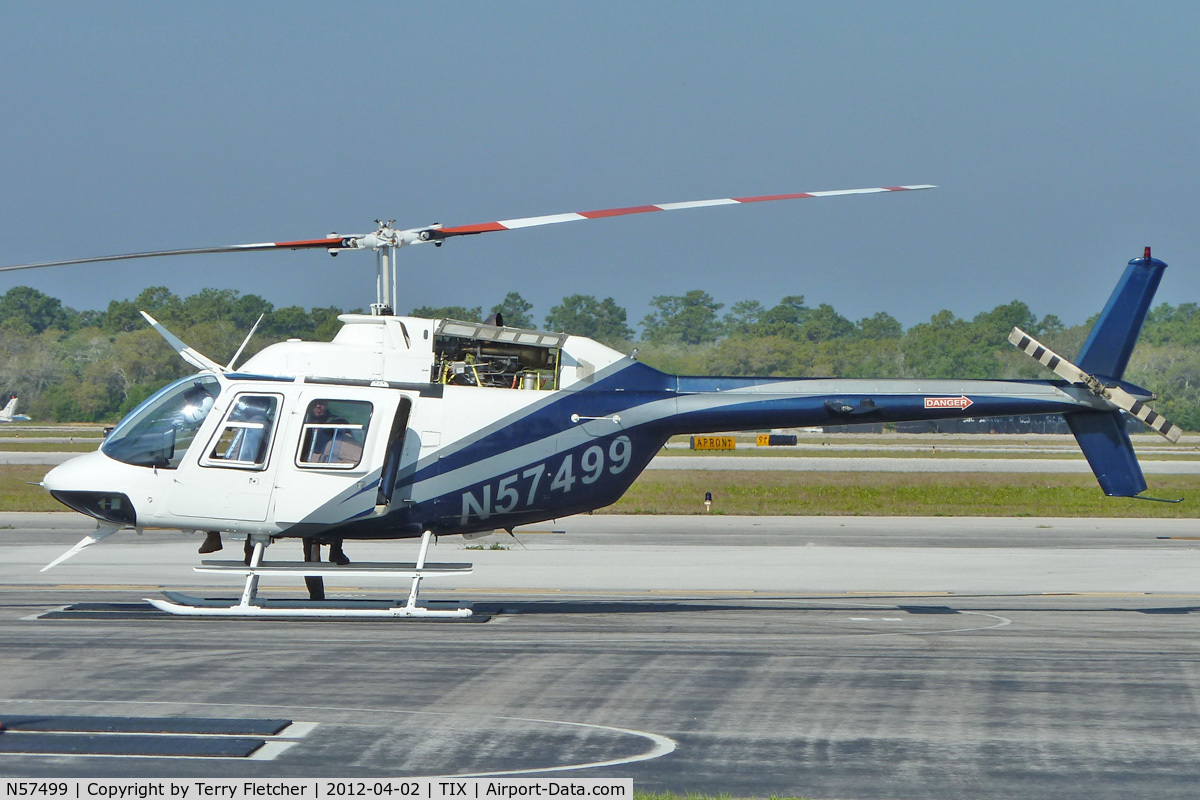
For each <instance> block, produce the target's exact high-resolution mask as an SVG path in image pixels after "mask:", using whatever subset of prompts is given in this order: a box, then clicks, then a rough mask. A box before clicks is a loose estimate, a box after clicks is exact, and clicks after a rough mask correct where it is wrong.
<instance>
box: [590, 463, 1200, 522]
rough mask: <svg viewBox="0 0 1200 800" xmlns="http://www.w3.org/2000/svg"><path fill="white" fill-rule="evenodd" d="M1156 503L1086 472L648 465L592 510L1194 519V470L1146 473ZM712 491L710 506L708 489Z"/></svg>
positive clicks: (1199, 484)
mask: <svg viewBox="0 0 1200 800" xmlns="http://www.w3.org/2000/svg"><path fill="white" fill-rule="evenodd" d="M1148 482H1149V483H1150V489H1149V491H1148V492H1147V494H1149V495H1152V496H1154V497H1164V498H1172V499H1174V498H1179V497H1187V498H1191V499H1192V502H1188V501H1187V500H1185V501H1184V502H1182V503H1154V502H1147V501H1144V500H1134V499H1131V498H1124V497H1105V496H1104V493H1103V492H1101V491H1100V488H1099V486H1097V485H1096V480H1095V478H1093V477H1092V476H1090V475H1059V474H1036V473H1034V474H1003V473H996V474H993V473H965V474H962V475H954V474H945V473H923V472H922V473H902V472H900V473H896V472H892V473H889V472H757V471H754V472H752V471H741V470H714V471H712V472H698V471H691V470H653V471H647V472H644V473H642V475H641V476H640V477H639V478H638V479H637V481H636V482H635V483H634V484H633V486H632V487H630V489H629V491H628V492H626V493H625V496H624V497H622V498H621V499H620V500H618V501H617V502H616V503H614V504H613V505H611V506H608V507H607V508H604V509H602V510H600V511H598V512H597V513H603V514H704V513H714V514H728V515H736V516H741V515H746V516H825V515H831V516H885V517H908V516H920V517H949V516H981V517H1043V516H1044V517H1153V518H1162V517H1166V518H1195V517H1200V503H1197V502H1195V500H1194V498H1196V497H1197V496H1200V476H1196V475H1152V476H1150V478H1149V479H1148ZM705 492H712V494H713V507H712V512H705V510H704V494H705Z"/></svg>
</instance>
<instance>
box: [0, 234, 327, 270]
mask: <svg viewBox="0 0 1200 800" xmlns="http://www.w3.org/2000/svg"><path fill="white" fill-rule="evenodd" d="M345 238H347V237H342V236H336V237H333V238H325V239H306V240H303V241H298V242H256V243H254V244H230V245H222V246H220V247H192V248H188V249H186V250H151V251H149V252H145V253H124V254H122V255H116V256H93V257H91V258H70V259H67V260H65V261H40V262H38V263H36V264H15V265H13V266H8V267H0V272H11V271H13V270H18V269H37V268H38V267H66V266H70V265H71V264H94V263H96V262H98V261H124V260H126V259H130V258H155V257H157V256H188V255H199V254H202V253H241V252H253V251H255V250H308V249H322V248H324V249H334V250H338V249H342V248H343V247H345V244H344V240H345Z"/></svg>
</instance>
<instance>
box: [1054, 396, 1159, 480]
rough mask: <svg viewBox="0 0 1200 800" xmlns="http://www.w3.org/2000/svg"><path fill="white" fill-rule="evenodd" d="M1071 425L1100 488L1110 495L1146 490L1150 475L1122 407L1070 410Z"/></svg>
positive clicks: (1069, 419) (1068, 420)
mask: <svg viewBox="0 0 1200 800" xmlns="http://www.w3.org/2000/svg"><path fill="white" fill-rule="evenodd" d="M1065 416H1066V420H1067V425H1069V426H1070V428H1071V433H1073V434H1075V441H1077V442H1079V449H1080V450H1082V451H1083V455H1084V456H1085V457H1086V458H1087V460H1088V466H1090V467H1091V468H1092V472H1093V473H1095V475H1096V480H1097V481H1098V482H1099V483H1100V488H1101V489H1103V490H1104V493H1105V494H1106V495H1108V496H1109V497H1136V496H1137V495H1139V494H1141V493H1142V492H1144V491H1146V478H1145V476H1144V475H1142V468H1141V466H1140V465H1139V464H1138V460H1137V455H1135V454H1134V452H1133V443H1132V442H1130V441H1129V434H1128V433H1126V432H1125V420H1124V419H1122V417H1121V412H1120V411H1094V412H1085V413H1082V414H1067V415H1065Z"/></svg>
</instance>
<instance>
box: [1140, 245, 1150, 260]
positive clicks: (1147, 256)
mask: <svg viewBox="0 0 1200 800" xmlns="http://www.w3.org/2000/svg"><path fill="white" fill-rule="evenodd" d="M1142 258H1146V259H1148V258H1150V245H1146V255H1144V256H1142Z"/></svg>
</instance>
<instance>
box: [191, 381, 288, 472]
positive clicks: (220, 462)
mask: <svg viewBox="0 0 1200 800" xmlns="http://www.w3.org/2000/svg"><path fill="white" fill-rule="evenodd" d="M278 411H279V397H278V396H277V395H261V394H241V395H238V396H237V398H236V399H235V400H234V401H233V406H232V408H231V409H230V411H229V416H228V417H226V418H225V423H224V425H223V426H222V427H221V432H220V433H219V434H218V435H217V438H216V441H215V442H214V443H213V447H212V449H211V450H210V451H209V453H208V456H207V458H206V459H205V461H204V463H205V464H206V465H208V466H219V467H239V468H241V469H261V468H262V467H263V466H265V465H266V463H267V454H268V453H269V452H270V450H271V435H272V433H273V432H274V430H275V418H276V416H277V414H278Z"/></svg>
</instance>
